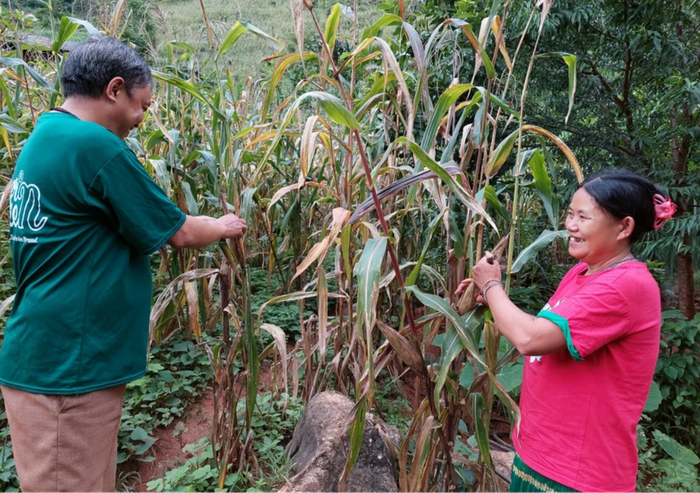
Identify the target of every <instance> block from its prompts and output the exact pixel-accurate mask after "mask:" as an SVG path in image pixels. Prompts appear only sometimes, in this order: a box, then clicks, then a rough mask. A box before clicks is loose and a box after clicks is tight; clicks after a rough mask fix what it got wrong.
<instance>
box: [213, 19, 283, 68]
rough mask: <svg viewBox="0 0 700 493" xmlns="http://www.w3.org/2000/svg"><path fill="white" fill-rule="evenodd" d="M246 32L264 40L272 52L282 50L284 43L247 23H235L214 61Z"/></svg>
mask: <svg viewBox="0 0 700 493" xmlns="http://www.w3.org/2000/svg"><path fill="white" fill-rule="evenodd" d="M246 31H247V32H250V33H253V34H255V35H256V36H259V37H261V38H262V39H263V40H265V42H266V43H267V45H268V46H270V47H271V48H272V49H273V50H275V51H276V52H278V53H279V52H281V51H282V50H283V49H284V43H282V42H281V41H278V40H276V39H275V38H273V37H272V36H270V35H269V34H267V33H266V32H264V31H262V30H260V29H258V28H257V27H255V26H254V25H252V24H248V23H247V22H239V21H236V23H235V24H234V25H233V27H232V28H231V30H230V31H229V32H228V34H227V35H226V38H224V40H223V42H222V43H221V46H219V51H218V53H217V54H216V57H215V58H214V59H215V60H218V59H219V58H220V57H221V56H222V55H223V54H224V53H226V52H227V51H228V50H230V49H231V47H232V46H233V45H234V44H235V43H236V41H238V38H240V37H241V35H242V34H243V33H244V32H246Z"/></svg>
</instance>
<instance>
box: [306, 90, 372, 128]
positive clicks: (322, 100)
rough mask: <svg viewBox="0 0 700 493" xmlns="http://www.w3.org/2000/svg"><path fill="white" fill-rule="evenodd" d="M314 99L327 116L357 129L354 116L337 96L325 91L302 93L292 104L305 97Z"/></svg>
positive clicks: (340, 123) (338, 122) (358, 126)
mask: <svg viewBox="0 0 700 493" xmlns="http://www.w3.org/2000/svg"><path fill="white" fill-rule="evenodd" d="M308 98H313V99H315V100H316V101H317V102H318V103H319V104H320V105H321V107H322V108H323V109H324V110H325V111H326V113H327V114H328V117H329V118H330V119H331V120H333V121H334V122H335V123H337V124H339V125H344V126H346V127H347V128H349V129H350V130H359V129H360V124H359V123H357V120H355V116H354V115H353V114H352V112H350V110H348V109H347V108H346V107H345V105H344V104H343V102H342V101H341V100H340V99H338V98H337V97H335V96H333V95H332V94H329V93H327V92H321V91H311V92H307V93H304V94H303V95H302V96H301V97H300V98H299V99H297V100H296V103H295V104H294V107H295V108H298V107H299V104H301V102H302V101H303V100H305V99H308Z"/></svg>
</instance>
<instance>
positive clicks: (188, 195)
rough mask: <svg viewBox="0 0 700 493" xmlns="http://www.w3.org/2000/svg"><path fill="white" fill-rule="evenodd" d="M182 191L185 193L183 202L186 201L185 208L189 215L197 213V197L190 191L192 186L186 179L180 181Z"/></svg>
mask: <svg viewBox="0 0 700 493" xmlns="http://www.w3.org/2000/svg"><path fill="white" fill-rule="evenodd" d="M182 191H183V192H184V193H185V202H187V209H188V211H189V213H190V215H191V216H198V215H199V207H198V206H197V199H196V198H195V197H194V194H193V193H192V188H191V187H190V184H189V183H187V182H186V181H183V182H182Z"/></svg>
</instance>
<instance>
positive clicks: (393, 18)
mask: <svg viewBox="0 0 700 493" xmlns="http://www.w3.org/2000/svg"><path fill="white" fill-rule="evenodd" d="M401 23H403V19H401V17H399V16H398V15H394V14H384V15H382V16H381V17H380V18H379V20H378V21H377V22H375V23H374V24H372V25H371V26H369V27H368V28H367V29H365V30H364V32H363V33H362V40H365V39H367V38H373V37H375V36H376V35H377V34H379V31H380V30H381V29H382V28H383V27H386V26H398V25H399V24H401Z"/></svg>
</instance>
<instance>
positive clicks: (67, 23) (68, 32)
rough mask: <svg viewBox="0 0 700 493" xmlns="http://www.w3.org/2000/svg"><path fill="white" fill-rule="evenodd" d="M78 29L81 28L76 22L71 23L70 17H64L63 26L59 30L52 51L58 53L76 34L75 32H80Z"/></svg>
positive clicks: (62, 19)
mask: <svg viewBox="0 0 700 493" xmlns="http://www.w3.org/2000/svg"><path fill="white" fill-rule="evenodd" d="M78 27H80V25H79V24H77V23H76V22H73V21H71V20H70V19H69V18H68V17H65V16H64V17H62V18H61V25H60V27H59V28H58V35H57V36H56V39H55V40H54V42H53V46H52V47H51V50H52V51H53V52H54V53H58V52H59V51H60V49H61V48H62V47H63V45H64V44H65V43H66V41H68V40H69V39H70V38H71V37H72V36H73V35H74V34H75V31H77V30H78Z"/></svg>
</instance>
